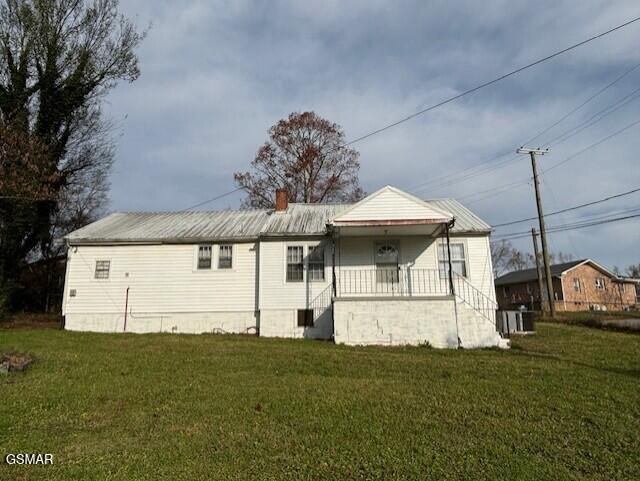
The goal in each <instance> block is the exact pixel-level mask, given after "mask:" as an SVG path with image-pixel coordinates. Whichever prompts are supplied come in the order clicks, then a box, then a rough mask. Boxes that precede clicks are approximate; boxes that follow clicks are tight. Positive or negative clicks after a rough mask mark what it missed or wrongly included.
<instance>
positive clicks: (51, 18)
mask: <svg viewBox="0 0 640 481" xmlns="http://www.w3.org/2000/svg"><path fill="white" fill-rule="evenodd" d="M142 37H143V35H142V34H140V33H138V32H137V31H136V29H135V27H134V25H133V24H132V23H131V22H130V21H129V20H128V19H126V18H124V17H122V16H121V15H120V14H119V13H118V0H0V124H1V125H4V126H5V127H6V128H7V129H10V130H11V131H13V132H16V133H17V134H19V135H22V136H23V137H24V138H25V139H29V141H30V140H35V141H37V143H38V144H39V145H43V146H44V148H46V150H47V153H48V162H49V164H48V166H47V168H46V169H44V171H45V172H46V174H47V178H48V179H53V180H52V181H51V182H50V183H49V185H48V191H49V192H48V194H47V195H46V196H43V195H40V194H39V193H38V192H37V189H36V190H35V191H34V189H25V191H24V192H21V191H18V192H16V191H15V189H13V190H10V191H9V190H6V189H4V188H2V189H0V251H2V256H1V257H0V286H3V287H2V288H3V289H5V290H9V291H11V290H13V289H14V288H15V287H16V286H15V284H16V282H17V277H18V273H19V271H20V267H21V264H22V263H24V261H25V258H26V257H27V255H28V254H30V253H34V251H38V253H39V254H40V255H43V256H45V257H46V255H47V253H49V252H51V245H52V244H53V237H54V236H56V235H59V234H60V232H56V228H57V227H58V226H59V225H60V224H64V223H61V222H60V220H61V219H60V216H59V214H60V212H61V211H64V210H65V209H61V205H64V206H65V207H66V206H68V200H69V196H70V194H74V195H75V196H76V197H80V198H82V199H83V201H84V202H88V203H89V204H88V205H90V206H95V204H96V199H97V200H99V201H100V200H102V201H104V199H105V196H106V190H107V188H108V182H107V180H106V179H107V176H108V173H109V170H110V167H111V164H112V162H113V148H112V143H111V140H110V136H109V132H110V129H109V124H108V122H105V121H103V119H102V116H101V111H100V105H101V101H102V99H103V96H104V94H105V93H107V92H108V91H109V90H110V89H111V88H113V87H114V86H115V84H116V83H117V82H118V81H120V80H125V81H133V80H135V79H136V78H137V77H138V75H139V70H138V62H137V58H136V55H135V50H136V48H137V46H138V45H139V43H140V42H141V40H142ZM26 141H27V140H25V142H26ZM16 162H21V159H19V158H17V159H16ZM22 171H23V169H14V172H22ZM24 177H25V182H24V185H27V184H28V182H26V181H27V180H32V178H31V176H30V174H29V172H28V171H25V172H24ZM14 184H15V183H14ZM16 185H20V183H17V184H16ZM71 210H72V209H68V211H71ZM65 213H66V212H65ZM62 228H63V229H64V227H62ZM63 233H64V232H63Z"/></svg>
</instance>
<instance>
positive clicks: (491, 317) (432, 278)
mask: <svg viewBox="0 0 640 481" xmlns="http://www.w3.org/2000/svg"><path fill="white" fill-rule="evenodd" d="M336 275H337V278H336V296H337V297H367V296H379V297H387V296H389V297H396V296H397V297H417V296H446V295H450V294H451V284H450V283H449V277H448V276H447V275H446V274H442V273H441V272H440V271H438V270H437V269H411V268H408V269H343V268H341V269H339V270H338V272H337V273H336ZM452 284H453V289H454V292H455V296H456V298H458V300H459V301H461V302H462V303H464V304H466V305H468V306H469V307H471V308H472V309H474V310H475V311H476V312H478V313H479V314H480V315H481V316H482V317H483V318H485V319H486V320H487V321H489V322H491V323H492V324H494V325H495V322H496V310H497V309H498V305H497V304H496V302H495V301H494V300H493V299H492V298H490V297H489V296H487V295H486V294H485V293H483V292H482V291H480V290H479V289H478V288H476V287H475V286H474V285H473V284H471V283H470V282H469V280H468V279H466V278H465V277H463V276H461V275H459V274H456V273H455V272H454V273H453V282H452Z"/></svg>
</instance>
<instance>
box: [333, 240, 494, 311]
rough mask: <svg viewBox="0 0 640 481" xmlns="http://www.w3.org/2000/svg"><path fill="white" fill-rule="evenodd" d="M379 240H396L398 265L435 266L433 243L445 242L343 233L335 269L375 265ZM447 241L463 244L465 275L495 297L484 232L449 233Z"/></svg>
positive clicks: (436, 261)
mask: <svg viewBox="0 0 640 481" xmlns="http://www.w3.org/2000/svg"><path fill="white" fill-rule="evenodd" d="M382 240H393V241H396V242H397V243H398V246H399V255H400V267H401V269H407V267H409V268H413V269H430V270H437V269H438V249H437V243H439V242H446V241H445V240H444V239H442V238H437V239H436V238H432V237H426V236H410V237H409V236H407V237H402V236H399V237H391V236H390V237H387V238H384V237H372V238H368V237H344V238H341V239H339V241H338V244H337V246H338V247H337V251H336V257H337V260H336V264H337V265H338V268H337V271H338V272H340V270H341V269H344V270H351V269H356V270H357V269H364V270H372V269H375V261H374V246H375V243H376V242H378V241H382ZM451 242H452V243H454V242H462V243H464V245H465V253H466V261H467V275H468V280H469V282H470V283H471V284H473V286H474V287H475V288H476V289H478V290H480V291H481V292H482V293H483V294H484V295H486V296H487V297H489V298H491V299H494V300H495V290H494V287H493V271H492V265H491V253H490V249H489V237H488V235H478V236H453V237H451Z"/></svg>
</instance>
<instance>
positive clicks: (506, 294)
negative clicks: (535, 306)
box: [441, 274, 511, 297]
mask: <svg viewBox="0 0 640 481" xmlns="http://www.w3.org/2000/svg"><path fill="white" fill-rule="evenodd" d="M441 275H442V274H441ZM502 295H503V296H504V297H509V296H510V295H511V289H509V286H504V287H503V288H502Z"/></svg>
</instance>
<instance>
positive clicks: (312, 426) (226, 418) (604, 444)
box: [0, 324, 640, 481]
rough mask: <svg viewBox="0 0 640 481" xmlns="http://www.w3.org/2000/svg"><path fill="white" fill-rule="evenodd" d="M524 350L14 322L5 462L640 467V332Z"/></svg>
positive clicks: (186, 476)
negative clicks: (15, 368) (19, 360)
mask: <svg viewBox="0 0 640 481" xmlns="http://www.w3.org/2000/svg"><path fill="white" fill-rule="evenodd" d="M538 329H539V333H538V335H536V336H531V337H525V338H519V339H516V340H514V343H513V344H514V348H513V349H512V350H510V351H498V350H478V351H445V350H434V349H429V348H426V347H420V348H371V347H370V348H350V347H344V346H335V345H333V344H330V343H324V342H317V341H316V342H314V341H293V340H270V339H262V338H254V337H241V336H212V335H203V336H189V335H168V334H158V335H144V336H140V335H133V334H126V335H122V334H118V335H108V334H83V333H71V332H63V331H58V330H44V329H42V330H29V329H24V330H0V351H7V350H9V349H15V350H21V351H29V352H31V353H33V354H34V355H35V356H36V357H37V362H36V363H35V364H33V365H32V366H31V367H30V368H29V370H28V371H27V372H26V373H24V374H11V375H5V376H2V377H0V397H1V401H2V402H1V403H0V446H1V448H2V449H1V451H2V453H0V454H1V455H2V458H4V454H6V453H8V452H42V453H53V454H54V456H55V464H54V465H53V466H38V467H17V466H7V465H6V464H0V479H7V480H22V479H43V480H44V479H46V480H70V479H78V480H94V479H95V480H105V479H109V480H138V479H148V480H158V479H169V480H189V481H195V480H200V479H225V480H232V479H238V480H247V479H261V480H262V479H290V480H305V479H309V480H312V479H313V480H316V479H416V480H423V479H438V480H441V479H469V480H474V481H475V480H482V479H499V480H519V479H528V480H536V481H538V480H543V479H549V480H558V479H576V480H578V479H580V480H582V479H587V480H591V479H601V480H607V481H610V480H618V479H625V480H633V479H635V480H637V479H640V336H639V335H636V334H628V333H620V332H610V331H601V330H597V329H589V328H584V327H578V326H566V325H551V324H539V325H538Z"/></svg>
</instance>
